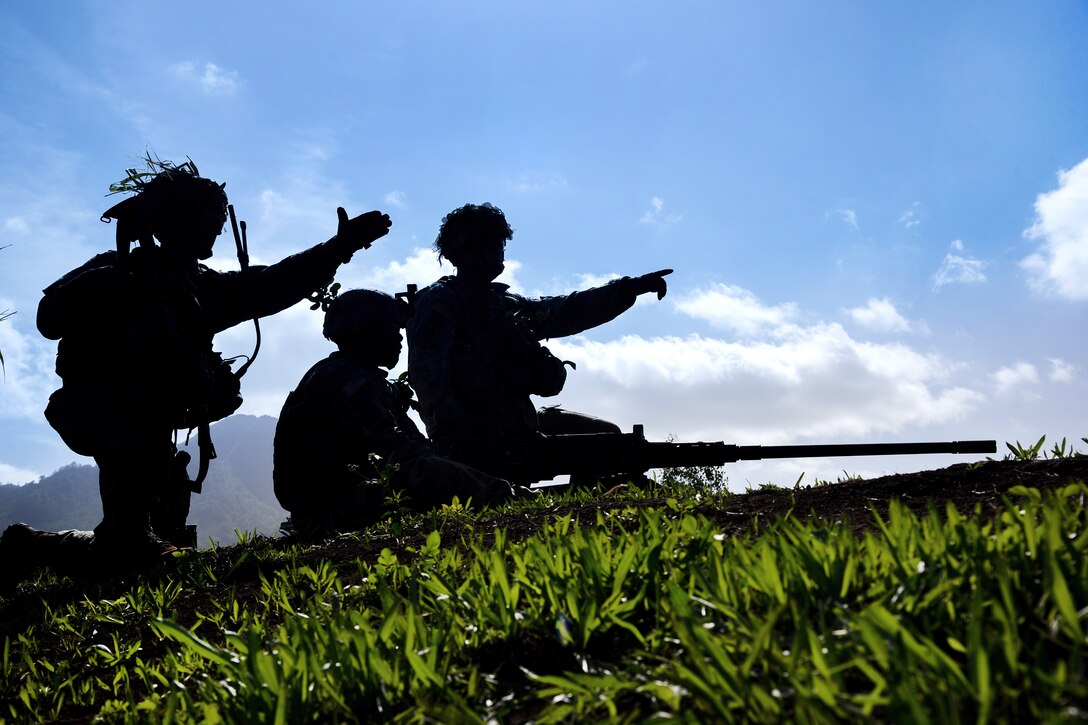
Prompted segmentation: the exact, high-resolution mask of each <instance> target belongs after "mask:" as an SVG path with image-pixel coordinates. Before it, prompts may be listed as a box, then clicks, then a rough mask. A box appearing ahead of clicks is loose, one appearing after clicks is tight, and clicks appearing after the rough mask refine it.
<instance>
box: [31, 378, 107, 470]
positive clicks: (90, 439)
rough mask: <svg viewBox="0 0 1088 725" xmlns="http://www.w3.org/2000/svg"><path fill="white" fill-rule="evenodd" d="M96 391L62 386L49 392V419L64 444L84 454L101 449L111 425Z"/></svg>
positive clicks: (47, 415) (47, 406) (93, 453)
mask: <svg viewBox="0 0 1088 725" xmlns="http://www.w3.org/2000/svg"><path fill="white" fill-rule="evenodd" d="M94 398H95V394H94V393H92V392H89V391H75V390H72V389H70V388H65V387H62V388H60V389H59V390H57V391H55V392H54V393H53V394H52V395H50V396H49V404H48V405H46V406H45V419H46V420H48V421H49V425H51V426H53V430H55V431H57V433H59V434H60V437H61V440H63V441H64V444H65V445H66V446H68V447H69V448H71V449H72V450H73V451H74V452H75V453H78V454H79V455H81V456H93V455H95V454H97V453H98V452H99V450H100V449H101V447H102V443H103V435H104V433H105V432H106V431H108V426H104V425H102V419H101V415H100V411H99V408H100V407H101V406H99V405H96V404H95V400H94Z"/></svg>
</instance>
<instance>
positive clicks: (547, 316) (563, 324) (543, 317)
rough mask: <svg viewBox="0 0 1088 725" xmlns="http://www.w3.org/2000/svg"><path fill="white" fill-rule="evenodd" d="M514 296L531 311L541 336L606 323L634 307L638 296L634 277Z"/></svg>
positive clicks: (543, 338) (522, 306)
mask: <svg viewBox="0 0 1088 725" xmlns="http://www.w3.org/2000/svg"><path fill="white" fill-rule="evenodd" d="M511 296H512V297H513V298H514V299H515V300H516V304H517V306H518V307H519V308H520V309H521V310H522V311H523V312H524V313H525V314H527V315H528V317H529V319H530V320H531V326H532V329H533V333H534V334H535V335H536V338H537V339H538V340H545V339H548V338H552V337H566V336H567V335H576V334H578V333H579V332H584V331H585V330H589V329H591V328H594V327H597V326H598V325H603V324H604V323H606V322H609V321H611V320H614V319H616V318H617V317H619V316H620V315H621V314H623V313H624V312H626V311H627V310H629V309H631V307H632V306H633V305H634V304H635V298H636V297H637V295H636V294H635V293H634V291H633V290H632V289H631V278H630V277H623V278H621V279H617V280H613V281H612V282H609V283H608V284H606V285H603V286H601V287H594V288H593V289H588V290H584V291H581V292H574V293H572V294H569V295H563V296H560V297H542V298H540V299H536V300H533V299H527V298H525V297H519V296H517V295H511Z"/></svg>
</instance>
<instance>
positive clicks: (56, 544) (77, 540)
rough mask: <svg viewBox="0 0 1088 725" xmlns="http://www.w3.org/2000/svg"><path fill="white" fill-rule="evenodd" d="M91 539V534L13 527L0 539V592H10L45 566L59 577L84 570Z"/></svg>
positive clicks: (24, 526) (75, 531) (18, 525)
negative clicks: (53, 569) (52, 569)
mask: <svg viewBox="0 0 1088 725" xmlns="http://www.w3.org/2000/svg"><path fill="white" fill-rule="evenodd" d="M93 540H94V534H93V533H92V532H90V531H79V530H77V529H68V530H66V531H39V530H38V529H35V528H32V527H30V526H27V525H26V524H12V525H11V526H9V527H8V528H7V529H6V530H5V531H4V535H3V536H2V537H0V589H3V590H5V591H11V590H12V589H14V588H15V587H16V586H17V585H18V584H19V582H21V581H23V580H25V579H27V578H29V577H30V576H32V575H33V574H34V573H35V572H37V571H38V570H39V569H43V568H45V567H53V568H55V569H56V570H57V571H58V573H61V574H72V573H80V572H82V571H84V570H85V568H86V565H87V563H88V561H89V559H90V553H91V548H92V542H93Z"/></svg>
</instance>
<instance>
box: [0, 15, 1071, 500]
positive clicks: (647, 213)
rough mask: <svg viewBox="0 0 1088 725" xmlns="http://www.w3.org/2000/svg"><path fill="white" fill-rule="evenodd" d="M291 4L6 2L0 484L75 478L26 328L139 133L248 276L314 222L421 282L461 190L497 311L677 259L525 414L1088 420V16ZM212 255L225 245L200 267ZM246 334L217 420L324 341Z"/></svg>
mask: <svg viewBox="0 0 1088 725" xmlns="http://www.w3.org/2000/svg"><path fill="white" fill-rule="evenodd" d="M950 5H952V6H951V7H950ZM313 6H314V8H306V9H305V10H303V9H301V7H300V6H299V5H298V4H295V3H280V2H269V3H256V2H232V3H215V4H213V3H172V4H165V3H137V2H126V1H117V2H112V3H109V4H108V5H103V4H95V5H92V4H91V3H81V2H71V3H65V4H64V8H65V9H64V11H60V10H58V9H57V8H58V7H59V6H58V5H56V4H49V3H29V2H14V3H6V4H5V5H4V6H3V8H2V9H0V134H2V135H3V139H4V142H3V144H2V145H0V246H3V245H9V246H7V248H5V249H3V250H0V310H16V311H17V314H16V315H15V316H13V317H11V318H10V319H8V320H7V321H5V322H2V323H0V350H2V351H3V354H4V358H5V361H6V374H5V377H4V379H3V381H0V482H14V483H22V482H27V481H32V480H35V479H36V478H37V477H38V476H40V475H43V474H48V473H50V472H52V471H53V470H55V469H56V468H58V467H60V466H62V465H64V464H66V463H68V462H70V461H74V460H79V461H81V462H85V461H86V459H80V458H78V457H76V456H74V454H71V453H70V452H68V451H67V449H66V448H65V447H64V446H63V444H62V443H61V441H60V440H59V438H58V437H57V436H56V434H55V433H53V431H52V430H51V429H50V428H49V427H48V425H47V424H46V423H45V420H44V418H43V416H42V413H41V411H42V409H43V408H44V406H45V402H46V399H47V397H48V395H49V393H50V392H51V391H52V390H53V389H55V388H56V387H57V385H58V384H59V380H58V379H57V378H56V377H55V375H54V374H53V371H52V365H53V356H54V355H55V344H54V343H50V342H48V341H46V340H43V339H41V338H40V337H39V336H38V335H37V332H36V330H35V328H34V324H33V322H34V310H35V307H36V305H37V301H38V299H39V297H40V292H41V289H42V288H44V287H45V286H46V285H48V284H49V283H50V282H51V281H53V280H54V279H55V278H57V277H58V276H60V275H61V274H63V273H64V272H65V271H67V270H68V269H71V268H73V267H75V266H77V265H79V264H80V263H82V262H83V261H85V260H86V259H87V258H89V257H91V256H92V255H93V254H95V253H97V252H98V251H101V250H103V249H107V248H109V247H110V246H111V245H112V243H113V229H112V227H108V226H106V225H103V224H101V223H100V222H99V221H98V217H99V215H100V214H101V212H102V211H103V210H105V209H106V208H107V207H108V206H110V205H111V204H112V203H113V202H114V201H116V199H106V198H105V196H104V195H105V193H106V191H107V188H108V186H109V184H110V182H112V181H115V180H118V179H120V178H121V177H122V176H123V170H124V169H125V168H126V167H129V166H133V165H134V164H136V163H137V158H138V157H139V156H140V155H142V154H143V153H145V151H146V150H152V151H153V152H154V153H156V154H157V155H158V156H160V157H161V158H165V159H173V160H175V161H177V160H184V159H185V157H186V156H188V157H190V158H192V159H193V160H194V161H195V162H196V163H197V164H198V166H199V167H200V169H201V171H202V172H203V173H204V174H205V175H207V176H210V177H212V178H215V179H216V180H219V181H226V182H227V191H228V194H229V195H230V197H231V200H232V202H233V203H234V204H235V206H236V208H237V209H238V212H239V215H240V216H241V217H242V218H244V219H246V220H247V222H248V225H249V230H250V245H251V253H252V255H253V256H254V258H255V260H256V261H259V262H271V261H275V260H277V259H279V258H281V257H283V256H284V255H286V254H289V253H291V252H293V251H297V250H299V249H302V248H304V247H305V246H308V245H310V244H312V243H314V242H318V241H323V240H324V239H326V238H328V237H329V236H330V235H331V234H332V233H333V232H334V231H335V218H336V217H335V208H336V206H338V205H342V206H345V207H346V208H347V209H348V210H349V211H350V212H352V213H358V212H361V211H364V210H366V209H371V208H379V209H382V210H384V211H386V212H388V213H389V214H390V215H391V216H392V218H393V229H392V231H391V233H390V234H389V236H388V237H386V238H385V239H383V240H381V241H380V242H379V243H378V244H377V245H375V247H374V248H373V249H372V250H370V251H368V252H366V253H363V254H359V255H356V257H355V260H354V261H353V262H352V263H351V265H349V266H347V267H344V268H342V269H341V272H340V274H339V275H338V281H340V282H341V283H342V284H344V285H345V286H347V287H353V286H372V287H378V288H381V289H386V290H387V291H396V290H398V289H402V288H403V286H404V284H406V283H407V282H416V283H419V284H426V283H427V282H429V281H432V280H433V279H434V278H435V277H437V276H439V275H440V274H443V273H447V272H449V271H450V268H449V267H448V265H447V266H446V267H442V268H439V267H438V265H437V263H436V260H435V258H434V253H433V252H431V251H430V249H429V247H430V244H431V243H432V241H433V239H434V236H435V233H436V232H437V228H438V224H439V222H440V221H441V218H442V216H443V214H445V213H446V212H448V211H449V210H451V209H453V208H455V207H457V206H460V205H461V204H463V203H466V202H470V201H471V202H483V201H490V202H492V203H494V204H496V205H498V206H500V207H501V208H503V209H504V210H505V211H506V213H507V216H508V218H509V219H510V221H511V224H512V225H513V226H514V228H515V229H516V233H515V237H514V239H513V241H512V242H511V244H510V246H509V248H508V257H509V259H510V260H511V264H510V265H509V270H508V273H507V278H506V279H507V281H508V282H511V283H512V284H513V285H514V287H515V289H517V290H519V291H522V292H524V293H528V294H556V293H560V292H564V291H570V290H573V289H578V288H582V287H585V286H586V285H589V284H595V283H597V282H599V281H602V280H605V279H608V278H610V277H613V276H617V275H624V274H631V275H634V274H639V273H642V272H646V271H651V270H655V269H660V268H664V267H672V268H674V269H675V270H676V272H675V274H673V275H672V276H671V277H670V278H669V282H670V292H669V295H668V297H666V298H665V300H663V301H661V302H655V301H647V302H640V304H639V305H637V306H636V307H635V308H634V309H633V310H631V311H630V312H628V313H627V314H626V315H624V316H623V317H621V318H619V319H617V320H616V321H614V322H612V323H610V324H608V325H606V326H604V327H601V328H598V329H596V330H593V331H590V332H588V333H586V334H585V335H582V336H578V337H575V338H568V339H565V340H561V341H554V344H553V349H554V350H555V351H556V352H557V354H560V355H561V357H564V358H567V359H571V360H575V361H576V362H578V370H577V371H576V372H575V373H573V374H572V375H571V376H570V377H569V380H568V386H567V389H566V390H565V391H564V392H563V393H562V394H561V395H560V396H558V397H557V398H555V399H549V400H546V401H541V402H542V403H556V402H558V403H561V404H563V405H564V406H565V407H568V408H571V409H574V410H581V411H585V412H590V413H594V414H598V415H601V416H603V417H607V418H610V419H612V420H614V421H615V422H617V423H618V424H620V425H621V426H622V427H624V428H629V427H630V426H631V425H632V424H634V423H644V424H645V425H646V427H647V431H648V433H649V434H650V435H652V436H654V437H664V436H666V435H670V434H671V435H674V436H677V437H679V438H680V439H681V440H699V439H724V440H730V441H734V442H738V443H745V444H749V443H768V444H771V443H775V444H781V443H811V442H854V441H865V440H872V441H902V440H934V439H956V438H995V439H997V440H998V441H1000V442H1002V443H1003V442H1004V441H1015V440H1020V441H1024V442H1026V441H1028V440H1031V441H1034V440H1035V439H1037V438H1038V437H1039V436H1040V435H1043V434H1046V435H1047V436H1048V437H1049V438H1050V439H1055V438H1058V439H1060V438H1061V437H1063V436H1066V437H1069V438H1071V439H1075V440H1078V441H1079V438H1080V437H1082V436H1085V435H1088V425H1085V416H1084V413H1083V408H1084V405H1083V401H1084V400H1085V399H1086V395H1085V393H1086V392H1088V385H1086V382H1085V380H1086V377H1085V376H1086V368H1085V364H1086V356H1085V348H1086V345H1085V343H1084V341H1083V337H1084V336H1083V332H1082V331H1083V329H1084V326H1085V325H1084V323H1085V321H1086V310H1088V132H1086V131H1085V119H1086V118H1088V80H1086V79H1088V74H1086V73H1085V72H1084V69H1085V68H1088V5H1085V3H1083V2H1061V1H1055V2H1048V3H1027V2H1023V3H1012V2H996V3H995V2H986V3H982V2H965V3H955V4H948V3H938V2H919V3H911V4H897V5H895V6H891V4H886V3H861V2H823V3H809V2H783V3H776V4H774V5H773V6H766V5H758V6H757V5H756V4H741V3H729V2H680V3H674V4H672V5H670V6H665V5H662V4H661V3H648V2H631V3H618V2H597V3H584V2H583V3H574V2H553V3H548V4H546V5H543V6H541V5H540V4H530V3H521V2H497V1H496V2H463V3H438V2H431V3H422V2H398V3H392V2H387V3H371V2H328V3H314V4H313ZM666 7H667V9H666ZM315 8H316V9H315ZM235 264H236V262H235V261H234V260H233V259H232V244H231V242H230V239H229V238H223V239H221V244H220V245H219V247H218V253H217V256H216V257H215V258H214V260H213V266H216V267H217V268H220V269H230V268H232V267H233V266H234V265H235ZM264 331H265V341H264V348H263V350H262V354H261V357H260V358H259V360H258V362H257V363H256V364H255V365H254V367H253V368H252V369H251V371H250V373H249V375H248V376H247V377H246V379H245V380H244V382H243V394H244V395H245V397H246V404H245V406H244V407H243V409H242V412H249V413H255V414H272V415H275V414H276V413H277V412H278V410H279V406H280V405H281V404H282V402H283V399H284V398H285V397H286V395H287V392H288V391H289V390H290V389H291V388H292V387H293V386H294V384H295V383H296V382H297V380H298V378H299V377H300V376H301V374H302V373H303V372H304V371H305V370H306V368H307V367H309V365H310V364H312V362H313V361H314V360H316V359H318V358H320V357H322V356H323V355H325V354H327V352H328V351H329V350H330V349H331V347H330V345H329V343H328V342H327V341H325V340H324V339H323V338H321V335H320V318H319V316H318V315H317V314H316V313H312V312H310V311H309V310H308V309H307V307H306V306H305V305H300V306H298V307H296V308H292V309H291V310H289V311H287V312H285V313H283V314H282V315H280V316H279V317H277V318H275V319H271V320H268V321H267V322H266V324H265V325H264ZM251 335H252V331H251V329H250V328H246V327H239V328H236V329H235V330H230V331H227V332H225V333H223V334H222V335H220V336H219V337H217V341H216V347H217V349H219V350H221V351H223V352H224V353H225V354H227V355H228V356H230V355H234V354H244V353H248V352H249V349H250V347H251V344H252V338H251ZM133 364H134V365H137V364H154V361H152V360H142V361H133ZM1081 446H1082V448H1083V447H1084V446H1083V444H1081ZM955 460H963V459H955ZM952 462H954V460H953V459H952V458H948V457H945V458H936V459H929V458H917V459H913V458H912V459H893V460H889V461H885V460H883V459H856V460H853V461H848V462H838V461H821V462H815V461H802V462H782V463H773V464H772V463H764V464H752V465H749V466H747V467H739V466H738V467H735V468H734V469H732V470H731V471H730V480H731V481H732V483H733V484H735V485H737V486H740V487H743V485H744V484H745V483H746V482H748V483H753V484H755V483H761V482H764V481H766V480H775V481H777V482H780V483H789V482H792V481H793V480H795V479H796V477H797V476H798V475H799V474H800V472H801V471H805V472H806V474H807V477H808V478H807V480H811V479H812V478H813V477H814V476H819V477H822V478H828V477H831V478H833V477H834V476H835V475H836V474H837V473H840V472H841V471H842V470H843V469H844V468H846V469H847V470H849V471H850V472H851V473H879V472H882V471H888V472H890V471H894V470H901V471H906V470H913V469H916V468H921V467H931V466H933V465H943V464H949V463H952Z"/></svg>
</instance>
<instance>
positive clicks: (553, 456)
mask: <svg viewBox="0 0 1088 725" xmlns="http://www.w3.org/2000/svg"><path fill="white" fill-rule="evenodd" d="M996 452H997V441H992V440H989V441H987V440H972V441H937V442H927V443H855V444H833V445H794V446H739V445H735V444H732V443H723V442H700V443H676V442H668V441H648V440H646V437H645V436H644V435H643V430H642V426H635V429H634V432H632V433H584V434H570V435H552V436H539V437H537V438H532V439H527V440H522V441H516V442H513V443H509V444H507V445H504V446H503V448H502V450H500V451H498V452H497V455H490V456H488V457H487V458H488V459H489V461H488V464H485V465H481V466H480V467H481V468H483V469H484V470H486V471H488V472H489V473H492V474H493V475H496V476H502V477H504V478H508V479H510V480H514V481H522V482H524V481H543V480H548V479H552V478H555V477H556V476H559V475H563V474H568V473H569V474H572V475H583V476H585V475H602V476H604V475H609V474H619V473H632V474H634V473H638V474H641V473H644V472H645V471H649V470H651V469H655V468H687V467H699V466H724V465H725V464H727V463H736V462H737V461H758V460H761V459H770V458H830V457H839V456H891V455H920V454H926V453H958V454H968V453H976V454H977V453H996Z"/></svg>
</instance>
